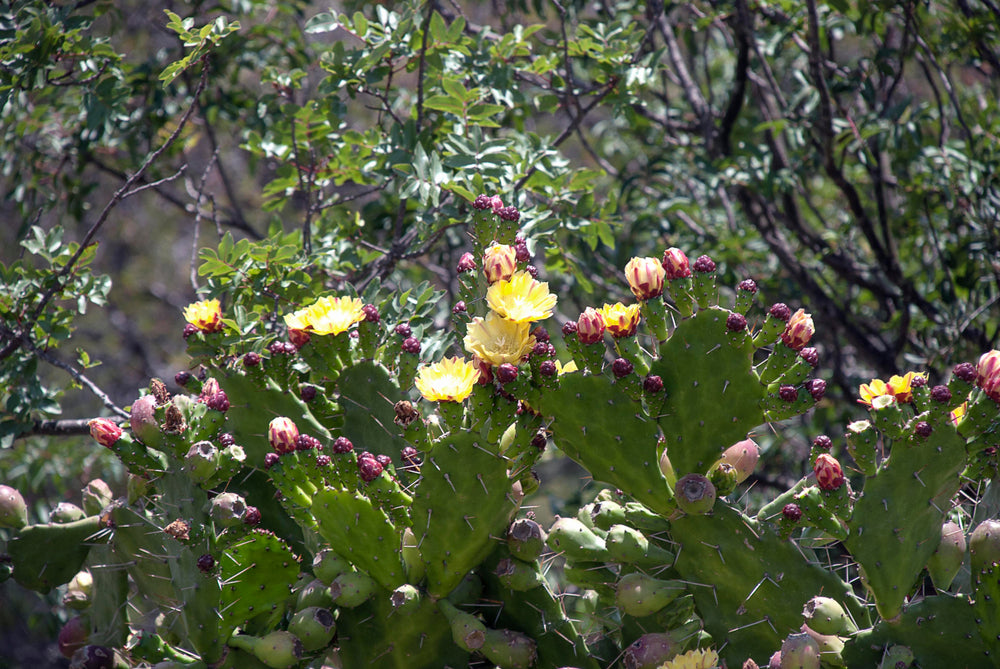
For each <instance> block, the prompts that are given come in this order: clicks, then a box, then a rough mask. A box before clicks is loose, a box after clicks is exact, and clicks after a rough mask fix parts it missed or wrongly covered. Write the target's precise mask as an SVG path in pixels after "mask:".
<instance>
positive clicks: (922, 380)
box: [910, 374, 927, 388]
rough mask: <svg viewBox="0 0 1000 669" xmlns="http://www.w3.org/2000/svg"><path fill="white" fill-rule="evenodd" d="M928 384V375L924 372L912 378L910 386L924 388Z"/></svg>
mask: <svg viewBox="0 0 1000 669" xmlns="http://www.w3.org/2000/svg"><path fill="white" fill-rule="evenodd" d="M926 385H927V377H926V376H923V375H922V374H921V375H917V376H914V377H913V378H912V379H911V380H910V387H911V388H923V387H924V386H926Z"/></svg>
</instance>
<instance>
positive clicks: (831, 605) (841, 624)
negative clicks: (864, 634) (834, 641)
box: [802, 595, 858, 636]
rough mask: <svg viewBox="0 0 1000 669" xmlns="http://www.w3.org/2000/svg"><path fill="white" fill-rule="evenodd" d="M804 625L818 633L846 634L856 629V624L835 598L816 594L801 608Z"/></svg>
mask: <svg viewBox="0 0 1000 669" xmlns="http://www.w3.org/2000/svg"><path fill="white" fill-rule="evenodd" d="M802 615H803V617H804V618H805V621H806V625H808V626H809V628H810V629H812V630H813V631H815V632H818V633H819V634H827V635H830V634H833V635H840V636H847V635H849V634H853V633H854V632H857V631H858V628H857V625H855V624H854V622H853V621H852V620H851V618H850V616H848V615H847V612H846V611H845V610H844V607H843V606H841V605H840V602H838V601H837V600H835V599H831V598H830V597H822V596H819V595H817V596H816V597H813V598H812V599H810V600H809V601H808V602H806V605H805V607H804V608H803V609H802Z"/></svg>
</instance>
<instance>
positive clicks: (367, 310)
mask: <svg viewBox="0 0 1000 669" xmlns="http://www.w3.org/2000/svg"><path fill="white" fill-rule="evenodd" d="M361 311H362V312H364V314H365V320H366V321H367V322H369V323H378V322H379V321H380V320H382V317H381V316H379V313H378V307H376V306H375V305H374V304H366V305H365V306H363V307H361Z"/></svg>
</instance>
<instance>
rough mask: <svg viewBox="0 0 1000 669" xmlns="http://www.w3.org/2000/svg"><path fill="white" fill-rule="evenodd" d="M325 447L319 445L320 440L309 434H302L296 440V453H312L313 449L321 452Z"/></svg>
mask: <svg viewBox="0 0 1000 669" xmlns="http://www.w3.org/2000/svg"><path fill="white" fill-rule="evenodd" d="M322 448H323V445H322V444H321V443H319V439H317V438H316V437H313V436H310V435H308V434H300V435H299V436H298V437H297V438H296V439H295V450H296V451H311V450H313V449H316V450H320V449H322Z"/></svg>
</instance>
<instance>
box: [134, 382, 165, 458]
mask: <svg viewBox="0 0 1000 669" xmlns="http://www.w3.org/2000/svg"><path fill="white" fill-rule="evenodd" d="M155 409H156V398H155V397H153V396H152V395H143V396H142V397H140V398H139V399H137V400H136V401H135V402H133V403H132V410H131V411H130V412H129V419H128V422H129V427H131V428H132V434H134V435H135V437H136V439H138V440H139V441H141V442H142V443H144V444H145V445H146V446H151V447H152V448H159V447H160V445H161V444H162V443H163V433H162V432H160V424H159V422H158V421H157V420H156V414H155Z"/></svg>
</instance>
